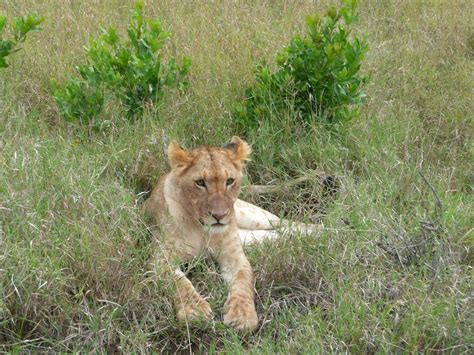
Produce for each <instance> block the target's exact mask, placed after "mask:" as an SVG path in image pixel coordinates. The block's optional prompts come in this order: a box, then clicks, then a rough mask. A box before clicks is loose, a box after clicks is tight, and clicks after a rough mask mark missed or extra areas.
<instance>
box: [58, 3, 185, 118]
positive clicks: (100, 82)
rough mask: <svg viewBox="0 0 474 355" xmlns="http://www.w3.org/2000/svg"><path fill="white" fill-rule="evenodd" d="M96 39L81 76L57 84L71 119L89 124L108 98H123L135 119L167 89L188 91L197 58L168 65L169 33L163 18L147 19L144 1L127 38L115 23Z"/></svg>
mask: <svg viewBox="0 0 474 355" xmlns="http://www.w3.org/2000/svg"><path fill="white" fill-rule="evenodd" d="M102 32H103V34H102V35H101V36H100V37H99V39H97V40H94V39H91V40H90V44H89V47H88V48H87V49H86V53H87V58H88V61H87V64H83V65H79V66H78V67H77V72H78V73H79V74H80V78H79V79H77V78H74V77H73V78H71V79H70V80H69V82H68V83H67V84H66V85H65V86H64V87H61V86H58V85H57V84H56V85H54V86H55V88H54V90H53V95H54V98H55V100H56V103H57V105H58V109H59V112H60V114H61V116H62V117H64V118H65V119H66V120H67V121H69V122H74V123H82V124H88V123H90V122H93V123H96V124H97V123H98V122H94V121H95V120H96V118H97V117H98V116H99V115H100V114H101V111H102V108H103V106H104V104H105V102H106V101H110V100H113V99H115V100H117V101H118V102H119V103H120V104H121V105H122V106H123V110H124V112H125V113H126V115H127V117H128V118H129V119H130V120H133V119H134V118H135V117H136V116H137V115H139V114H141V113H142V112H143V109H144V107H145V106H146V105H147V104H148V105H150V104H152V105H157V104H159V103H160V102H161V100H162V99H163V95H164V90H165V87H179V88H181V89H183V88H184V87H186V85H187V82H186V81H184V77H185V76H186V74H187V73H188V71H189V67H190V65H191V62H190V60H189V59H188V58H184V60H183V65H182V66H179V65H178V64H177V63H176V60H175V59H174V58H170V59H169V60H168V63H167V64H165V63H163V56H162V53H161V50H162V49H163V46H164V45H165V41H166V39H167V38H168V37H169V35H170V34H169V33H168V32H165V31H163V28H162V26H161V22H160V21H159V20H154V21H153V20H145V18H144V14H143V4H142V3H141V2H137V4H136V6H135V11H134V13H133V16H132V21H131V23H130V24H129V25H128V27H127V35H128V41H127V42H124V41H123V40H121V39H120V37H119V35H118V34H117V30H116V29H115V28H114V27H110V28H109V29H108V30H102Z"/></svg>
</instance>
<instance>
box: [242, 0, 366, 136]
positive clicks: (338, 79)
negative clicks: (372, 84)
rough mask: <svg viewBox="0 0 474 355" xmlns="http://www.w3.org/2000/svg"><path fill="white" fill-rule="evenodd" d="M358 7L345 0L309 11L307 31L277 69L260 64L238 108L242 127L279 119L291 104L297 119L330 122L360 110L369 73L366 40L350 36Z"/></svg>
mask: <svg viewBox="0 0 474 355" xmlns="http://www.w3.org/2000/svg"><path fill="white" fill-rule="evenodd" d="M355 11H356V1H355V0H346V1H345V5H344V6H342V7H341V8H340V9H336V8H335V7H330V8H328V10H327V11H326V14H325V16H324V17H322V18H320V17H319V15H314V16H307V17H306V23H307V26H308V34H307V36H306V37H305V38H301V37H300V36H296V37H294V38H292V39H291V42H290V45H289V46H288V47H287V48H285V49H284V50H283V51H281V52H280V54H279V55H278V57H277V64H278V70H277V71H276V72H274V73H271V69H270V68H269V67H268V66H267V65H263V66H259V67H258V68H257V72H256V79H255V84H254V85H253V86H252V87H250V88H248V89H247V90H246V91H245V103H244V105H243V107H238V108H237V112H236V123H237V126H238V128H239V130H240V131H242V132H243V133H246V132H247V131H248V130H251V129H253V130H255V129H256V128H257V127H258V126H259V122H260V121H262V120H270V121H273V122H274V121H277V120H278V116H279V115H281V114H282V113H283V114H284V113H286V112H288V109H290V110H291V112H292V114H293V115H294V117H295V119H296V120H298V119H299V120H301V121H303V122H309V121H311V120H312V119H318V120H319V121H320V123H326V124H328V125H330V127H333V126H337V125H339V124H341V123H344V122H348V121H350V120H351V119H352V118H354V117H356V116H358V114H359V110H358V107H357V106H355V105H360V104H361V103H362V99H363V98H364V97H365V93H364V92H362V91H361V90H360V86H361V85H362V84H363V83H364V82H365V81H366V79H367V78H366V77H364V76H362V75H360V73H359V71H360V67H361V62H362V59H363V58H364V53H365V52H366V51H367V45H366V44H364V42H363V41H361V40H360V39H359V38H357V37H356V38H354V39H352V40H350V34H351V30H350V25H351V24H352V23H353V22H354V20H355V19H356V14H355ZM341 21H343V22H344V24H341ZM276 126H277V127H278V124H277V125H276Z"/></svg>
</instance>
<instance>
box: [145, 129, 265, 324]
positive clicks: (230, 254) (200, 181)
mask: <svg viewBox="0 0 474 355" xmlns="http://www.w3.org/2000/svg"><path fill="white" fill-rule="evenodd" d="M250 152H251V149H250V147H249V146H248V144H247V143H246V142H244V141H243V140H242V139H240V138H239V137H233V138H232V140H231V142H230V143H229V144H228V145H227V146H226V147H225V148H215V147H207V146H204V147H200V148H196V149H193V150H184V149H182V148H181V147H180V146H179V145H178V144H177V143H176V142H175V141H172V142H171V144H170V145H169V147H168V159H169V162H170V165H171V172H170V173H168V174H167V175H165V176H163V177H162V178H161V179H160V181H159V183H158V185H157V186H156V187H155V188H154V189H153V191H152V193H151V196H150V198H149V199H148V200H147V201H146V202H145V204H144V207H143V209H144V213H145V215H146V216H147V217H148V218H149V219H150V220H151V222H152V224H153V225H154V226H155V228H158V229H159V231H161V233H162V235H163V236H164V237H163V238H161V239H160V243H161V245H159V247H160V249H161V250H164V251H165V253H166V255H165V256H166V258H167V259H168V260H170V259H173V260H176V259H178V260H179V261H182V262H184V261H186V260H189V259H190V258H192V257H194V256H197V255H203V254H204V255H208V256H211V257H212V258H214V259H215V260H216V261H217V263H218V264H219V265H220V267H221V270H222V271H223V276H224V278H225V279H226V281H228V282H229V284H230V292H229V296H228V298H227V301H226V303H225V306H224V307H225V308H224V312H225V313H224V322H225V323H226V324H229V325H231V326H233V327H234V328H235V329H237V330H239V331H251V330H254V329H255V328H256V327H257V324H258V318H257V313H256V311H255V303H254V290H253V272H252V268H251V266H250V263H249V262H248V260H247V258H246V257H245V254H244V251H243V249H242V243H241V240H240V236H239V232H238V228H237V222H236V217H235V211H234V203H235V202H236V200H237V197H238V195H239V192H240V184H241V180H242V170H243V167H244V163H245V161H246V160H247V159H248V157H249V155H250ZM156 240H157V243H158V238H156ZM161 240H163V241H161ZM175 275H176V284H177V290H176V298H175V300H174V302H175V309H176V315H177V318H178V319H179V320H184V321H192V320H194V319H196V318H199V317H202V316H203V317H205V318H206V319H210V318H211V317H212V310H211V308H210V306H209V304H208V302H207V301H206V300H205V299H204V298H203V297H202V296H201V295H200V294H199V293H198V292H197V291H196V290H195V288H194V287H193V285H192V283H191V281H190V280H189V279H188V278H186V276H185V275H184V273H183V272H182V271H181V270H180V269H176V270H175Z"/></svg>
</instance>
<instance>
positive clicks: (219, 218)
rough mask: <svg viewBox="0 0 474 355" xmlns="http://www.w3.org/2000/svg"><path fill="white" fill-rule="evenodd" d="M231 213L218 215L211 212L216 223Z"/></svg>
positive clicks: (226, 212)
mask: <svg viewBox="0 0 474 355" xmlns="http://www.w3.org/2000/svg"><path fill="white" fill-rule="evenodd" d="M228 213H229V210H226V211H225V212H220V213H219V212H218V213H214V212H210V214H211V216H212V217H214V218H215V219H216V221H218V222H219V221H220V220H221V219H222V218H224V217H225V216H227V214H228Z"/></svg>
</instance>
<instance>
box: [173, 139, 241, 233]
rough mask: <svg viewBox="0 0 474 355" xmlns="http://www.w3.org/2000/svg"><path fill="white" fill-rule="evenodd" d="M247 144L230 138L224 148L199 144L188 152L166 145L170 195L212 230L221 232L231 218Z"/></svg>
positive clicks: (178, 147)
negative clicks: (169, 165) (198, 146)
mask: <svg viewBox="0 0 474 355" xmlns="http://www.w3.org/2000/svg"><path fill="white" fill-rule="evenodd" d="M249 155H250V147H249V146H248V144H247V143H246V142H244V141H243V140H242V139H240V138H239V137H233V138H232V141H231V143H229V144H228V145H227V146H226V147H225V148H214V147H206V146H205V147H200V148H196V149H193V150H190V151H186V150H184V149H182V148H181V147H180V146H179V145H178V144H177V143H176V142H175V141H172V142H171V144H170V145H169V147H168V158H169V161H170V164H171V169H172V170H171V173H170V182H171V184H170V185H171V190H172V191H170V193H171V194H172V196H173V198H174V199H175V200H176V201H177V202H178V203H180V204H181V206H182V207H183V208H184V209H185V210H186V211H187V212H188V213H189V214H190V216H191V217H192V218H194V219H195V220H197V221H199V223H201V224H202V225H203V227H205V228H209V230H210V231H211V232H214V233H219V232H224V231H225V230H226V229H227V226H228V225H229V223H230V222H231V221H232V219H233V218H234V202H235V201H236V199H237V197H238V195H239V192H240V183H241V180H242V169H243V166H244V162H245V160H247V159H248V156H249Z"/></svg>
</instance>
